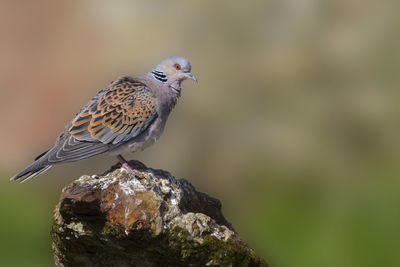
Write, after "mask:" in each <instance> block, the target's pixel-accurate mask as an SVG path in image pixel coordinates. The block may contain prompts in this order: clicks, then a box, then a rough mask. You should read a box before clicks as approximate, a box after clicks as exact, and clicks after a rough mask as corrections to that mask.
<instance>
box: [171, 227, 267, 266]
mask: <svg viewBox="0 0 400 267" xmlns="http://www.w3.org/2000/svg"><path fill="white" fill-rule="evenodd" d="M168 241H169V247H170V248H172V249H174V250H175V252H176V253H179V254H180V256H181V259H182V261H183V262H198V263H199V264H206V263H209V264H211V265H222V266H225V265H230V264H233V265H234V266H268V264H267V263H266V262H265V261H264V260H263V259H261V258H259V257H258V256H257V255H256V254H255V253H254V251H253V250H251V249H250V248H249V247H248V246H247V244H246V243H244V242H243V241H241V240H240V239H238V238H236V237H233V238H231V239H229V240H228V241H227V242H224V241H222V240H219V239H218V238H216V237H215V236H211V235H207V236H205V238H204V241H203V243H201V244H200V243H197V242H195V241H194V240H193V239H192V238H191V237H190V234H189V233H188V232H187V231H186V230H184V229H182V228H180V227H175V228H174V229H172V231H171V232H170V234H169V237H168Z"/></svg>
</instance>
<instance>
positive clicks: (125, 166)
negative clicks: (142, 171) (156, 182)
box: [122, 162, 133, 171]
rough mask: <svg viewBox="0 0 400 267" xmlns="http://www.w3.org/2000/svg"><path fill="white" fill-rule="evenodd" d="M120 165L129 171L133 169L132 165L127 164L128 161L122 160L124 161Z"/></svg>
mask: <svg viewBox="0 0 400 267" xmlns="http://www.w3.org/2000/svg"><path fill="white" fill-rule="evenodd" d="M122 167H124V168H125V169H127V170H130V171H132V170H133V169H132V167H131V166H130V165H129V163H128V162H124V163H122Z"/></svg>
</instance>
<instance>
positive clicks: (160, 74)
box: [151, 70, 168, 83]
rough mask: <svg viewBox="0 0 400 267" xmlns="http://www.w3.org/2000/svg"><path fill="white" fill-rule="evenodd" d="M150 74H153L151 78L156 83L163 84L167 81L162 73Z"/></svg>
mask: <svg viewBox="0 0 400 267" xmlns="http://www.w3.org/2000/svg"><path fill="white" fill-rule="evenodd" d="M151 73H152V74H153V77H154V78H155V79H156V80H157V81H160V82H162V83H165V82H167V81H168V79H167V76H166V75H165V74H164V72H162V71H157V70H153V71H152V72H151Z"/></svg>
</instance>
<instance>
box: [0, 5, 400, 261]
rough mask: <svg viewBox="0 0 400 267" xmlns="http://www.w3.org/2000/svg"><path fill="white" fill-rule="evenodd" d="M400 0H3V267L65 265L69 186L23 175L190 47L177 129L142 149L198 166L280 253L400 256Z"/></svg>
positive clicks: (254, 240)
mask: <svg viewBox="0 0 400 267" xmlns="http://www.w3.org/2000/svg"><path fill="white" fill-rule="evenodd" d="M399 10H400V4H399V2H398V1H395V0H393V1H372V0H371V1H370V0H328V1H317V0H265V1H261V0H260V1H255V0H254V1H228V0H226V1H211V0H208V1H140V2H139V1H123V0H120V1H105V0H103V1H98V0H96V1H95V0H88V1H86V0H85V1H44V0H40V1H11V0H10V1H4V0H1V1H0V33H1V35H0V83H1V84H0V88H1V89H0V90H1V105H0V114H1V116H0V125H1V127H2V131H1V139H0V147H1V162H0V175H1V179H0V186H1V187H0V188H1V189H0V208H1V211H0V214H1V220H0V266H53V260H52V252H51V240H50V236H49V232H50V229H51V219H52V210H53V208H54V206H55V204H56V203H57V201H58V197H59V194H60V190H61V189H62V187H64V186H65V185H67V184H68V183H70V182H71V181H72V180H74V179H76V178H78V177H79V176H80V175H82V174H94V173H100V172H103V171H104V170H106V169H108V167H109V166H110V165H111V164H114V163H116V159H115V158H107V157H103V156H100V157H97V158H94V159H89V160H84V161H81V162H78V163H73V164H68V165H62V166H58V167H54V168H52V169H51V170H49V171H48V172H46V173H45V174H43V175H41V176H40V177H39V178H38V179H36V180H33V181H29V182H27V183H24V184H21V185H20V184H16V183H11V182H9V180H8V179H9V177H10V176H11V175H13V174H14V173H16V172H17V171H19V170H20V169H22V168H23V167H25V165H27V164H29V163H30V162H31V161H32V159H33V158H34V157H35V156H36V155H38V154H40V153H41V152H43V151H44V150H46V149H47V148H49V147H50V146H51V145H52V144H53V142H54V140H55V138H56V137H57V135H58V133H59V132H60V131H61V130H62V129H63V127H64V125H65V124H66V123H67V122H68V121H69V120H70V119H71V118H72V116H73V115H74V114H75V113H76V112H77V111H79V109H80V107H81V106H82V105H84V104H85V103H86V102H87V101H88V100H89V99H90V98H91V97H92V96H94V95H95V94H96V93H97V92H98V91H99V90H100V89H102V88H103V87H104V86H106V85H107V84H108V83H109V82H111V81H112V80H114V79H115V78H116V77H118V76H121V75H124V74H141V73H145V72H147V71H149V70H150V69H151V68H152V67H154V66H155V65H156V64H157V63H158V62H159V61H160V60H161V59H163V58H165V57H167V56H171V55H179V56H184V57H186V58H188V59H189V60H190V61H191V63H192V66H193V68H192V71H193V73H194V74H195V75H196V76H197V77H198V80H199V83H198V84H194V83H191V82H185V83H184V84H183V87H184V88H183V89H184V90H183V95H182V98H181V99H180V100H179V102H178V105H177V107H176V108H175V110H174V111H173V113H172V114H171V117H170V119H169V123H168V124H167V127H166V131H165V133H164V135H163V137H162V138H161V139H160V140H159V141H158V142H157V143H156V144H155V145H153V146H152V147H151V148H149V149H147V150H146V151H145V152H142V153H137V154H135V155H129V156H128V158H131V159H138V160H141V161H143V162H144V163H145V164H147V165H148V166H151V167H153V168H162V169H165V170H168V171H170V172H171V173H172V174H173V175H175V176H176V177H178V178H179V177H185V178H187V179H189V180H190V181H191V182H192V183H193V184H194V185H195V186H196V188H197V189H198V190H200V191H204V192H207V193H209V194H210V195H212V196H214V197H217V198H219V199H221V201H222V203H223V211H224V214H225V216H226V217H227V218H228V220H230V221H231V222H232V223H233V226H234V227H235V229H236V230H237V231H238V232H239V233H240V234H241V236H242V237H243V239H244V240H246V241H247V242H248V243H249V244H250V245H251V246H252V247H253V248H254V249H255V250H256V252H257V253H258V254H260V255H261V256H263V257H265V258H266V259H267V261H268V262H270V263H272V264H273V265H274V266H342V267H347V266H349V267H353V266H400V227H399V222H400V206H399V203H400V176H399V174H400V167H399V159H400V157H399V156H400V142H399V141H398V139H399V137H400V124H399V115H400V107H399V104H398V102H399V99H400V98H399V97H400V92H399V90H398V88H399V84H400V75H399V73H398V72H399V67H400V52H399V47H400V46H399V45H400V38H399V33H400V12H399Z"/></svg>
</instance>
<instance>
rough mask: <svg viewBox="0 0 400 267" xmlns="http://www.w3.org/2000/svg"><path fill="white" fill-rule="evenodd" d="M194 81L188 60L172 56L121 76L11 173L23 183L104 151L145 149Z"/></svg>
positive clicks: (161, 129) (120, 159)
mask: <svg viewBox="0 0 400 267" xmlns="http://www.w3.org/2000/svg"><path fill="white" fill-rule="evenodd" d="M186 79H192V80H193V81H195V82H197V79H196V77H195V76H194V75H193V74H192V73H191V65H190V63H189V61H188V60H187V59H185V58H183V57H178V56H173V57H169V58H166V59H164V60H162V61H161V62H160V63H159V64H158V65H157V66H156V67H155V68H154V69H153V70H152V71H150V72H148V73H146V74H145V75H142V76H137V77H136V76H122V77H120V78H118V79H117V80H115V81H113V82H111V84H109V85H108V86H107V87H105V88H104V89H103V90H101V91H100V92H99V93H98V94H97V95H96V96H94V97H93V98H92V99H91V100H90V101H89V102H88V103H87V104H86V105H85V106H83V108H82V109H81V110H80V111H79V112H78V113H77V114H76V115H75V116H74V118H73V119H72V120H71V121H70V122H69V123H68V124H67V125H66V127H65V129H64V130H63V131H62V132H61V133H60V134H59V136H58V138H57V139H56V142H55V144H54V146H53V147H52V148H50V149H49V150H48V151H46V152H44V153H42V154H40V155H39V156H37V157H36V158H35V159H34V162H33V163H32V164H31V165H29V166H28V167H26V168H25V169H23V170H22V171H20V172H19V173H17V174H16V175H14V176H13V177H11V180H13V181H18V182H24V181H26V180H28V179H31V178H33V177H35V176H37V175H39V174H42V173H43V172H45V171H47V170H48V169H49V168H50V167H52V166H53V165H56V164H60V163H67V162H73V161H78V160H81V159H85V158H89V157H92V156H95V155H98V154H102V153H110V154H111V155H115V156H117V158H118V160H119V161H120V162H121V164H122V165H123V166H124V167H126V168H130V166H129V164H128V162H127V161H126V160H125V159H124V158H123V157H122V156H121V154H122V153H126V152H135V151H138V150H143V149H145V148H146V147H148V146H149V145H151V144H153V143H154V142H155V141H156V140H157V139H158V138H159V137H160V136H161V134H162V132H163V130H164V127H165V124H166V121H167V118H168V116H169V114H170V112H171V110H172V109H173V108H174V107H175V105H176V103H177V100H178V98H179V97H180V96H181V82H182V81H184V80H186Z"/></svg>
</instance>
